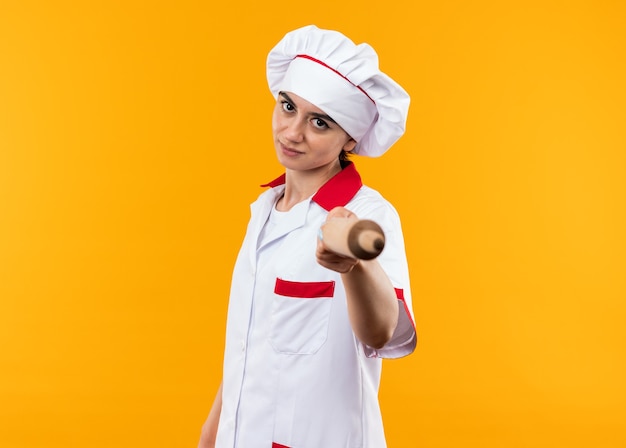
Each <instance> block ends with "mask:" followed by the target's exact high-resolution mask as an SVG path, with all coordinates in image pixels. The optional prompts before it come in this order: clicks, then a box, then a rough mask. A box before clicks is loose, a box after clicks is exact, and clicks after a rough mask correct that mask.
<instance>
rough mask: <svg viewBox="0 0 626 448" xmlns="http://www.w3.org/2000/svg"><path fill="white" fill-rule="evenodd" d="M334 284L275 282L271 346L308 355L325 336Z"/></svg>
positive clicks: (291, 352) (287, 351) (279, 349)
mask: <svg viewBox="0 0 626 448" xmlns="http://www.w3.org/2000/svg"><path fill="white" fill-rule="evenodd" d="M334 292H335V282H334V281H328V282H292V281H287V280H283V279H280V278H277V279H276V284H275V286H274V298H273V304H272V322H271V330H270V343H271V344H272V347H274V350H276V351H277V352H279V353H285V354H299V355H307V354H313V353H315V352H316V351H318V350H319V349H320V347H321V346H322V345H324V342H326V339H327V337H328V320H329V316H330V309H331V306H332V297H333V295H334Z"/></svg>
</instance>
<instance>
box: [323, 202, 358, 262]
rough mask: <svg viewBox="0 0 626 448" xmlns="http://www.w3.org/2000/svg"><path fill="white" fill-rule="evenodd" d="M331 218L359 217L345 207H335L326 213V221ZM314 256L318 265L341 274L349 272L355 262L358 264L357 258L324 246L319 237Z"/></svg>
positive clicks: (354, 219)
mask: <svg viewBox="0 0 626 448" xmlns="http://www.w3.org/2000/svg"><path fill="white" fill-rule="evenodd" d="M331 219H346V220H349V221H350V222H356V221H358V219H359V218H358V217H357V216H356V215H355V214H354V213H352V212H351V211H350V210H348V209H347V208H344V207H335V208H334V209H332V210H331V211H330V212H329V213H328V216H327V217H326V221H327V222H328V221H330V220H331ZM315 256H316V258H317V262H318V263H319V264H320V265H322V266H324V267H325V268H327V269H331V270H333V271H336V272H339V273H341V274H346V273H348V272H350V271H351V270H352V269H353V268H354V267H355V266H356V265H357V264H359V260H358V259H356V258H352V257H346V256H344V255H339V254H337V253H335V252H332V251H331V250H329V249H328V247H326V245H325V244H324V241H323V240H322V239H320V238H318V240H317V249H316V251H315Z"/></svg>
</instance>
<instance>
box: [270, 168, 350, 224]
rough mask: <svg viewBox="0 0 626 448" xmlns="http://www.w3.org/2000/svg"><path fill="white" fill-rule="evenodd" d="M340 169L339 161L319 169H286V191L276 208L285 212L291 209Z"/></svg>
mask: <svg viewBox="0 0 626 448" xmlns="http://www.w3.org/2000/svg"><path fill="white" fill-rule="evenodd" d="M340 171H341V165H340V163H339V161H337V163H336V164H332V165H329V166H327V167H324V168H323V169H319V170H310V171H294V170H289V169H288V170H286V172H285V191H284V193H283V196H282V197H281V198H280V199H279V200H278V203H277V204H276V209H277V210H279V211H283V212H284V211H288V210H291V208H292V207H293V206H294V205H296V204H298V203H299V202H302V201H304V200H305V199H307V198H309V197H311V196H312V195H313V194H314V193H315V192H316V191H317V190H319V189H320V187H321V186H322V185H324V184H325V183H326V182H328V180H330V179H331V178H332V177H333V176H334V175H335V174H337V173H338V172H340Z"/></svg>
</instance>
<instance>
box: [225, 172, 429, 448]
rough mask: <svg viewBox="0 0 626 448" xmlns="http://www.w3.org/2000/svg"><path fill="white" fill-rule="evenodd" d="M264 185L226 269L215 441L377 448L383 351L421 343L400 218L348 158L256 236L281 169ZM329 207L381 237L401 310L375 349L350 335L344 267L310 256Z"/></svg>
mask: <svg viewBox="0 0 626 448" xmlns="http://www.w3.org/2000/svg"><path fill="white" fill-rule="evenodd" d="M265 186H269V187H271V188H270V189H269V190H267V191H265V192H264V193H262V194H261V195H260V196H259V198H258V199H257V200H256V201H255V202H254V203H253V204H252V206H251V219H250V222H249V224H248V229H247V232H246V236H245V238H244V241H243V245H242V247H241V250H240V252H239V256H238V258H237V262H236V264H235V268H234V272H233V278H232V284H231V293H230V302H229V307H228V321H227V329H226V347H225V354H224V371H223V389H222V410H221V415H220V421H219V427H218V433H217V443H216V447H218V448H235V447H237V448H272V447H274V448H285V447H286V448H382V447H385V446H386V444H385V437H384V432H383V425H382V419H381V415H380V409H379V404H378V386H379V382H380V373H381V367H382V360H381V358H396V357H401V356H405V355H407V354H409V353H411V352H412V351H413V350H414V348H415V345H416V341H417V338H416V333H415V326H414V318H413V312H412V307H411V293H410V287H409V272H408V267H407V262H406V255H405V250H404V241H403V237H402V229H401V226H400V220H399V217H398V214H397V213H396V211H395V209H394V208H393V206H392V205H391V204H390V203H389V202H387V201H386V200H385V199H384V198H383V197H382V196H381V195H380V194H379V193H378V192H376V191H374V190H373V189H371V188H369V187H366V186H363V185H362V183H361V178H360V176H359V174H358V172H357V171H356V168H355V167H354V164H352V163H349V164H348V165H347V166H346V167H345V168H344V169H343V170H342V171H341V172H340V173H338V174H337V175H335V176H334V177H333V178H332V179H330V180H329V181H328V182H327V183H326V184H324V185H323V186H322V187H321V188H320V189H319V190H318V192H317V193H316V194H315V195H313V196H312V197H311V198H310V199H308V200H305V201H303V202H301V203H299V204H297V205H296V206H294V207H293V208H292V209H291V210H290V211H289V212H286V213H282V214H281V213H280V212H279V213H278V215H280V216H274V217H273V218H272V221H271V228H269V229H266V230H265V231H264V232H263V229H264V226H265V224H266V222H267V221H268V217H269V216H270V214H271V211H272V209H273V208H275V203H276V201H277V199H278V198H279V197H280V196H281V195H282V193H283V191H284V175H283V176H281V177H279V178H278V179H276V180H275V181H273V182H270V183H269V184H267V185H265ZM336 206H344V207H346V208H347V209H349V210H351V211H352V212H354V213H355V214H356V216H357V217H359V218H361V219H371V220H373V221H375V222H377V223H378V224H379V225H380V226H381V227H382V228H383V230H384V232H385V248H384V250H383V252H382V253H381V255H380V256H379V257H378V261H379V263H380V264H381V266H382V267H383V269H384V270H385V272H386V273H387V275H388V276H389V278H390V280H391V283H392V284H393V286H394V288H395V289H396V293H397V297H398V300H399V305H400V306H399V319H398V325H397V328H396V330H395V332H394V334H393V337H392V339H391V340H390V341H389V343H387V345H385V347H383V348H382V349H379V350H375V349H373V348H371V347H368V346H366V345H364V344H362V343H361V342H360V341H359V340H358V339H357V338H356V336H355V335H354V333H353V332H352V327H351V326H350V322H349V319H348V312H347V309H346V294H345V290H344V288H343V285H342V282H341V274H339V273H337V272H334V271H331V270H329V269H326V268H324V267H322V266H321V265H319V264H318V263H317V261H316V258H315V248H316V243H317V241H316V240H317V237H318V231H319V228H320V226H321V225H322V224H323V223H324V221H325V220H326V215H327V214H328V211H330V210H331V209H332V208H334V207H336ZM275 215H277V214H275ZM261 234H263V235H264V240H263V241H262V242H259V236H260V235H261Z"/></svg>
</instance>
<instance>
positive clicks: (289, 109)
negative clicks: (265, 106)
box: [280, 101, 296, 112]
mask: <svg viewBox="0 0 626 448" xmlns="http://www.w3.org/2000/svg"><path fill="white" fill-rule="evenodd" d="M280 104H282V107H283V110H284V111H285V112H293V111H294V110H296V108H295V107H293V104H291V103H290V102H289V101H281V102H280Z"/></svg>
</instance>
